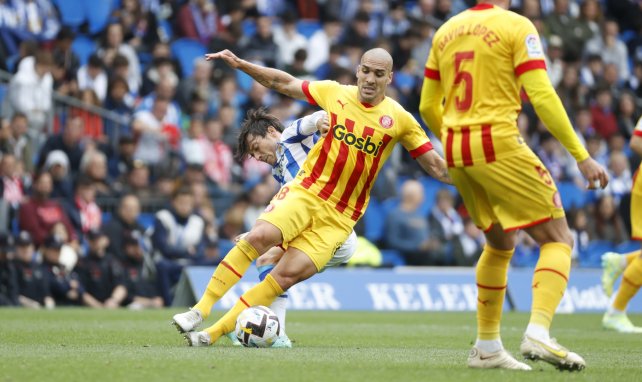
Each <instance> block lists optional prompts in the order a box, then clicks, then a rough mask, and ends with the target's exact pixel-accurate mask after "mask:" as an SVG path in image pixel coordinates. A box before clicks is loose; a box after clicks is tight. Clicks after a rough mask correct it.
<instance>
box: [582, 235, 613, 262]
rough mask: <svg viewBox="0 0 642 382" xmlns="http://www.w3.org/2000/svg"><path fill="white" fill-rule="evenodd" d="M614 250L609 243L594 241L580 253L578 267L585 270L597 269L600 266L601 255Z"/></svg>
mask: <svg viewBox="0 0 642 382" xmlns="http://www.w3.org/2000/svg"><path fill="white" fill-rule="evenodd" d="M614 250H615V247H614V245H613V243H611V242H610V241H606V240H594V241H592V242H590V243H589V245H588V246H587V248H586V250H584V251H582V252H580V256H579V262H580V266H582V267H586V268H599V267H600V266H601V261H602V260H601V257H602V254H604V253H605V252H611V251H614Z"/></svg>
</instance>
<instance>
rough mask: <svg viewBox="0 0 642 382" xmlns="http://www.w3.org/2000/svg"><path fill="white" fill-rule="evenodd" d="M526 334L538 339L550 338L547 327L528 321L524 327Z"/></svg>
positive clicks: (545, 339)
mask: <svg viewBox="0 0 642 382" xmlns="http://www.w3.org/2000/svg"><path fill="white" fill-rule="evenodd" d="M526 335H527V336H529V337H531V338H534V339H536V340H540V341H548V340H550V334H549V332H548V328H546V327H544V326H542V325H539V324H533V323H529V324H528V326H527V327H526Z"/></svg>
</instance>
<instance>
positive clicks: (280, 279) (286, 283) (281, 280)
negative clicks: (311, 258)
mask: <svg viewBox="0 0 642 382" xmlns="http://www.w3.org/2000/svg"><path fill="white" fill-rule="evenodd" d="M271 274H272V277H274V280H275V281H276V282H277V284H279V286H280V287H281V289H283V290H284V291H286V290H288V289H290V288H291V287H292V286H293V285H295V284H297V283H298V282H299V281H301V280H300V277H299V276H298V275H294V274H283V273H282V272H278V273H276V272H274V271H273V272H272V273H271Z"/></svg>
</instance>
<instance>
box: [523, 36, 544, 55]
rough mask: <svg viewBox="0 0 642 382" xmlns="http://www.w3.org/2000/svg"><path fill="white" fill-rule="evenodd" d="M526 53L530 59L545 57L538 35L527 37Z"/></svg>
mask: <svg viewBox="0 0 642 382" xmlns="http://www.w3.org/2000/svg"><path fill="white" fill-rule="evenodd" d="M526 53H527V54H528V57H541V56H543V55H544V51H543V50H542V44H541V43H540V41H539V37H538V36H537V35H536V34H529V35H528V36H526Z"/></svg>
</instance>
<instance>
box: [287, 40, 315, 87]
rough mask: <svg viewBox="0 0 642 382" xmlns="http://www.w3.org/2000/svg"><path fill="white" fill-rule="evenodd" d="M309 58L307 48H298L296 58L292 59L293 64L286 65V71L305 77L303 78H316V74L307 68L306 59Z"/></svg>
mask: <svg viewBox="0 0 642 382" xmlns="http://www.w3.org/2000/svg"><path fill="white" fill-rule="evenodd" d="M307 58H308V52H307V50H305V49H303V48H301V49H297V51H296V52H295V53H294V60H293V61H292V64H291V65H286V66H285V69H284V70H285V71H286V72H287V73H290V74H291V75H292V76H295V77H298V78H303V79H308V80H314V79H315V78H314V76H312V74H311V73H310V72H308V71H307V70H305V65H304V64H305V60H306V59H307Z"/></svg>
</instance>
